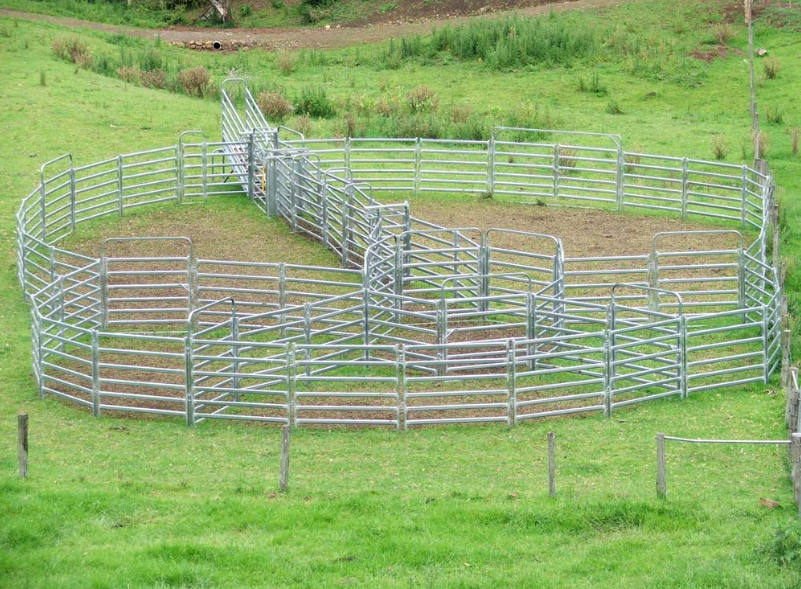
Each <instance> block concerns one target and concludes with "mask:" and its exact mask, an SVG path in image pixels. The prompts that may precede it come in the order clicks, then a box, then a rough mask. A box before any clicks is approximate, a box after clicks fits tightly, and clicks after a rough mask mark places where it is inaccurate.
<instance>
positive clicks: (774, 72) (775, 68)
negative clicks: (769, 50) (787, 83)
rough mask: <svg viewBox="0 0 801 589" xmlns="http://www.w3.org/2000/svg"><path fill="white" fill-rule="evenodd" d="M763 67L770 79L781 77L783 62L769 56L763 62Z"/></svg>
mask: <svg viewBox="0 0 801 589" xmlns="http://www.w3.org/2000/svg"><path fill="white" fill-rule="evenodd" d="M763 68H764V69H765V77H766V78H767V79H768V80H774V79H776V78H778V77H779V72H780V71H781V69H782V63H781V62H780V61H779V60H778V59H776V58H775V57H768V58H767V59H766V60H765V63H764V64H763Z"/></svg>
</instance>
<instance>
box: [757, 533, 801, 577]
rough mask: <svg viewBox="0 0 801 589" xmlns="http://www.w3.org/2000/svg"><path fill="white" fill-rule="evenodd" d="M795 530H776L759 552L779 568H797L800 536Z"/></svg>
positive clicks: (800, 558) (800, 561) (800, 542)
mask: <svg viewBox="0 0 801 589" xmlns="http://www.w3.org/2000/svg"><path fill="white" fill-rule="evenodd" d="M795 528H796V526H788V527H786V528H776V530H774V532H773V536H772V537H771V539H770V540H768V541H767V542H765V543H764V544H762V545H761V546H760V547H759V552H760V553H761V554H762V555H763V556H765V557H767V558H769V559H770V560H772V561H774V562H775V563H776V564H778V565H779V566H783V567H786V566H797V565H798V564H799V563H801V535H799V533H798V530H797V529H795Z"/></svg>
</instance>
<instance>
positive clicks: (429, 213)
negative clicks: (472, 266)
mask: <svg viewBox="0 0 801 589" xmlns="http://www.w3.org/2000/svg"><path fill="white" fill-rule="evenodd" d="M410 207H411V213H412V215H413V216H415V217H417V218H420V219H423V220H425V221H429V222H432V223H437V224H439V225H442V226H444V227H447V228H460V227H474V228H478V229H482V230H486V229H489V228H493V227H497V228H505V229H514V230H519V231H528V232H533V233H541V234H546V235H552V236H555V237H558V238H559V239H561V240H562V243H563V244H564V248H565V256H566V257H570V258H575V257H584V256H604V255H637V254H647V253H649V252H650V251H651V248H652V242H653V237H654V235H656V234H657V233H660V232H666V231H710V230H712V231H714V230H718V229H720V227H715V226H710V225H709V224H705V223H698V222H691V221H681V220H680V219H676V218H669V217H662V216H651V215H641V214H636V213H629V212H624V213H616V212H611V211H601V210H592V209H579V208H562V207H553V206H535V205H524V204H515V203H504V202H497V201H491V200H470V201H468V200H461V199H460V200H459V201H454V202H449V201H448V200H447V199H433V198H432V199H427V198H425V197H418V198H415V199H411V200H410ZM142 235H148V236H181V237H189V238H190V239H192V242H193V244H194V248H195V257H196V258H205V259H216V260H237V261H239V260H241V261H253V262H286V263H290V264H309V265H316V266H331V267H338V266H339V265H340V264H339V259H338V256H336V255H335V254H333V253H332V252H329V251H326V250H325V249H324V248H323V247H322V246H321V245H320V244H319V243H317V242H315V241H312V240H311V239H307V238H305V237H303V236H301V235H296V234H292V233H291V231H290V229H289V227H288V225H287V224H286V223H285V222H283V221H281V220H279V219H266V218H264V217H261V216H260V214H258V213H256V214H247V215H243V214H239V213H238V212H237V213H232V212H229V211H227V210H226V209H225V207H221V206H219V205H213V206H204V205H199V206H189V207H167V208H162V209H159V210H158V211H152V212H147V211H142V212H141V213H139V214H137V215H134V216H130V217H123V218H122V219H120V220H119V221H111V220H104V221H103V222H102V223H100V224H98V225H97V226H95V227H93V228H92V231H91V232H89V234H86V233H85V232H83V231H82V230H81V228H79V229H78V231H77V233H76V234H75V235H73V236H71V237H70V238H69V239H68V240H67V241H66V242H65V243H64V246H66V247H67V249H70V250H72V251H76V252H78V253H81V254H84V255H87V256H92V257H99V255H100V246H101V243H102V241H103V240H104V239H106V238H108V237H135V236H142ZM745 237H746V239H745V244H746V245H747V244H748V243H750V241H751V236H748V235H747V236H745ZM493 239H494V241H493V243H494V244H495V245H497V246H500V247H510V248H519V249H526V247H527V245H526V243H525V241H524V240H523V239H518V238H517V237H516V236H514V235H508V234H507V235H503V234H498V235H497V237H496V238H493ZM736 241H737V239H736V237H735V236H733V235H731V234H728V235H716V234H713V235H710V234H708V233H707V234H691V235H686V236H675V237H671V238H670V240H669V244H670V249H671V250H673V251H694V250H702V249H717V248H719V247H721V248H722V247H733V246H735V245H736ZM666 243H667V242H666ZM182 247H183V246H181V245H180V244H177V245H171V244H165V243H164V242H133V243H130V244H116V245H115V249H114V254H115V255H129V254H130V255H170V254H171V253H178V252H179V250H180V249H181V248H182ZM173 250H175V251H173Z"/></svg>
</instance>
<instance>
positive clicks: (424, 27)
mask: <svg viewBox="0 0 801 589" xmlns="http://www.w3.org/2000/svg"><path fill="white" fill-rule="evenodd" d="M624 1H625V0H572V1H561V2H560V1H556V2H538V1H536V0H535V1H533V2H532V1H526V0H522V1H518V0H443V1H442V2H439V3H430V6H429V5H427V4H426V2H425V0H419V1H415V2H410V3H408V5H407V3H405V2H403V3H399V6H398V8H397V9H396V10H397V11H396V10H393V11H391V12H389V13H387V14H384V15H381V14H379V15H376V16H374V17H371V18H370V19H367V20H366V21H361V22H358V23H353V24H351V25H342V26H334V27H331V28H330V29H325V28H323V27H317V28H296V29H277V28H258V29H209V28H200V27H173V28H165V29H139V28H134V27H121V26H119V25H107V24H103V23H94V22H87V21H82V20H78V19H74V18H65V17H55V16H48V15H43V14H32V13H27V12H20V11H16V10H9V9H0V16H3V17H11V18H24V19H28V20H40V21H45V22H51V23H55V24H59V25H63V26H68V27H85V28H89V29H93V30H97V31H104V32H107V33H112V34H114V33H120V32H121V33H123V34H125V35H130V36H133V37H145V38H150V39H155V38H156V37H160V38H161V39H162V40H164V41H166V42H171V43H182V44H189V43H191V42H200V43H205V42H206V41H215V40H216V41H220V42H221V43H222V44H223V46H225V47H230V46H231V45H232V43H233V42H234V41H236V42H237V43H238V44H240V45H241V46H243V47H249V46H253V45H258V46H260V47H263V48H266V49H269V50H278V49H304V48H313V49H326V48H331V47H342V46H347V45H356V44H361V43H375V42H378V41H384V40H386V39H392V38H397V37H402V36H409V35H420V34H425V33H428V32H430V31H431V30H432V29H434V28H441V27H443V26H445V25H447V24H453V23H457V22H462V21H464V20H466V19H468V18H471V15H481V16H483V17H486V18H491V17H492V16H500V15H505V14H509V13H510V12H512V10H510V9H514V10H513V11H514V12H516V13H518V14H523V15H528V16H532V15H538V14H547V13H548V12H549V11H551V10H553V11H563V10H588V9H594V8H607V7H612V6H617V5H619V4H621V3H622V2H624Z"/></svg>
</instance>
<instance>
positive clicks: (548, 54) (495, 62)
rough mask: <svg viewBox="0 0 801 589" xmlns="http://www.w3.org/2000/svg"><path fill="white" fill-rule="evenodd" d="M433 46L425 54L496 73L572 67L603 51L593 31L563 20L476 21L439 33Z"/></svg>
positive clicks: (447, 27) (582, 24) (512, 18)
mask: <svg viewBox="0 0 801 589" xmlns="http://www.w3.org/2000/svg"><path fill="white" fill-rule="evenodd" d="M429 43H430V44H431V47H430V48H424V50H425V51H431V52H442V51H446V52H448V53H450V54H451V55H453V56H454V57H456V58H457V59H461V60H465V61H476V60H480V61H485V62H487V63H488V64H489V66H490V67H492V68H494V69H510V68H512V67H522V66H527V65H535V64H539V63H546V64H568V63H571V62H572V61H573V60H574V59H578V58H586V57H591V56H592V55H594V54H595V53H596V52H597V51H599V50H600V49H601V43H600V41H599V39H598V36H597V34H596V32H595V31H594V29H593V27H591V26H589V25H588V24H586V23H583V22H581V21H580V20H578V19H568V18H562V17H552V18H537V19H534V18H520V17H516V16H515V17H508V18H497V19H492V20H475V21H470V22H469V23H468V24H464V25H455V26H446V27H444V28H442V29H439V30H438V31H436V32H434V33H433V34H432V36H431V37H430V41H429ZM422 50H423V49H421V51H422Z"/></svg>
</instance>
